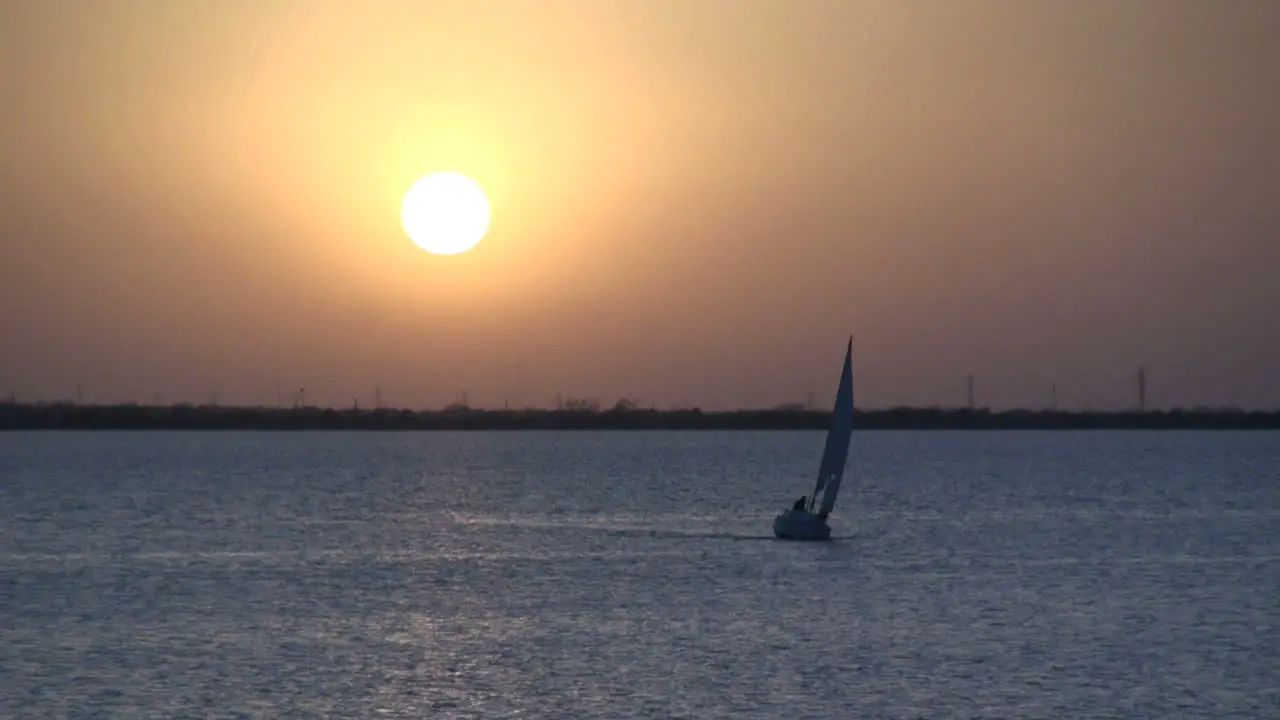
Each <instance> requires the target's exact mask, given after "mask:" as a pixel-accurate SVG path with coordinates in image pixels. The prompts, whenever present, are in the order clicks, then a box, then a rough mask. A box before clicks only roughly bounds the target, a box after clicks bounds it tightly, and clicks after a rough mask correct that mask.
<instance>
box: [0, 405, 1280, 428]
mask: <svg viewBox="0 0 1280 720" xmlns="http://www.w3.org/2000/svg"><path fill="white" fill-rule="evenodd" d="M830 414H831V413H830V411H828V410H810V409H805V408H796V407H779V408H774V409H765V410H730V411H703V410H701V409H699V408H690V409H678V410H652V409H642V408H637V407H636V406H635V405H634V403H630V402H621V401H620V402H619V403H617V404H616V405H614V406H613V407H611V408H609V409H604V410H602V409H600V408H599V407H597V406H596V405H594V404H592V403H587V404H582V405H571V406H569V407H564V408H561V409H554V410H539V409H521V410H479V409H474V408H469V407H466V406H465V405H461V404H454V405H450V406H449V407H447V408H445V409H443V410H404V409H385V408H383V409H376V410H362V409H357V408H352V409H345V410H338V409H333V408H319V407H309V406H304V407H294V408H265V407H232V406H219V405H188V404H180V405H136V404H123V405H82V404H76V403H50V404H21V403H0V430H55V429H66V430H73V429H83V430H821V429H825V428H826V427H827V424H828V421H829V418H830ZM854 428H855V429H862V430H1104V429H1116V430H1118V429H1152V430H1174V429H1186V430H1195V429H1206V430H1208V429H1212V430H1244V429H1280V411H1245V410H1239V409H1234V408H1222V409H1213V408H1190V409H1174V410H1164V411H1146V412H1123V411H1121V412H1108V411H1061V410H1004V411H990V410H986V409H980V408H979V409H969V408H962V409H954V408H933V407H923V408H913V407H895V408H886V409H874V410H856V411H855V412H854Z"/></svg>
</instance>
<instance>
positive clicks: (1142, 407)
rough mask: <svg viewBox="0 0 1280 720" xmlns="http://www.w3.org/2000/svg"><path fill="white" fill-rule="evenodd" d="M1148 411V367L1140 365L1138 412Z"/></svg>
mask: <svg viewBox="0 0 1280 720" xmlns="http://www.w3.org/2000/svg"><path fill="white" fill-rule="evenodd" d="M1146 411H1147V368H1146V366H1145V365H1139V366H1138V412H1140V413H1144V412H1146Z"/></svg>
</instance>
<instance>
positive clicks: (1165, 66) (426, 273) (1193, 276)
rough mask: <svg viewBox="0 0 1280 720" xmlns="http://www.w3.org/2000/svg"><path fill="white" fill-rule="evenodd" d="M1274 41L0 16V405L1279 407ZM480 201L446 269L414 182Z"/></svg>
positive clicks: (1007, 13) (589, 13)
mask: <svg viewBox="0 0 1280 720" xmlns="http://www.w3.org/2000/svg"><path fill="white" fill-rule="evenodd" d="M1278 27H1280V4H1278V3H1274V2H1265V1H1263V0H1258V1H1255V2H1249V1H1248V0H1238V1H1233V2H1220V3H1214V2H1205V1H1203V0H1129V1H1128V2H1124V3H1104V2H1079V3H1066V2H1063V3H1049V2H1042V3H1032V2H1019V1H1018V0H953V1H952V2H946V3H942V2H932V1H931V0H907V1H905V2H904V1H902V0H878V1H858V0H849V1H847V2H836V1H834V0H831V1H827V0H811V1H810V2H804V3H787V2H782V1H775V0H699V1H698V2H689V1H687V0H682V1H681V2H676V0H611V1H610V2H593V1H591V0H581V1H580V2H575V1H571V0H527V1H518V0H510V1H502V2H499V1H496V0H494V1H488V2H486V1H480V2H474V3H452V2H431V1H424V2H416V3H408V2H378V1H371V2H366V3H349V2H336V1H334V2H330V1H327V0H314V1H304V0H296V1H294V0H261V1H257V0H254V1H250V0H227V1H226V2H218V3H214V2H187V1H181V0H138V1H137V2H130V3H120V2H106V1H104V0H84V1H83V2H72V1H71V0H49V1H48V2H39V3H37V2H31V3H20V2H6V3H3V4H0V67H2V68H3V70H0V108H2V109H0V125H2V126H3V128H4V130H3V133H0V338H2V340H0V347H2V348H3V352H0V394H4V395H7V394H8V393H9V392H10V391H11V390H12V391H13V392H14V393H15V394H16V396H17V397H18V398H19V399H20V400H21V399H36V398H42V399H45V400H52V399H60V398H64V399H74V397H75V394H76V386H77V384H81V385H82V387H83V389H84V399H85V400H86V401H93V402H117V401H141V402H146V401H150V400H151V399H152V398H153V397H155V396H156V395H157V394H158V395H161V396H162V397H163V398H164V399H165V401H166V402H168V401H182V400H187V401H194V402H205V401H207V400H208V399H209V398H210V395H211V393H215V392H216V394H217V397H218V400H219V401H220V402H221V403H224V404H262V405H274V404H275V402H276V383H277V382H280V383H281V384H282V387H283V388H284V392H285V393H286V399H285V402H286V403H289V402H290V399H289V396H288V395H287V393H289V392H290V391H291V390H294V389H297V388H307V401H308V403H310V404H318V405H331V406H349V405H350V404H351V402H352V399H353V398H356V397H358V398H360V403H361V405H362V406H363V405H370V404H372V402H373V393H374V388H375V387H379V386H380V387H381V388H382V396H383V399H384V402H385V403H386V404H388V405H395V406H411V407H438V406H442V405H444V404H446V403H449V402H454V401H457V400H460V399H461V397H462V393H463V392H464V391H465V392H467V393H468V400H469V401H470V402H471V404H473V405H476V406H481V407H500V406H501V405H502V404H503V402H504V399H505V400H506V401H508V402H509V403H510V404H511V405H512V406H513V407H519V406H543V407H546V406H552V405H554V402H555V400H554V399H555V397H556V395H557V394H561V395H563V396H564V397H570V396H576V397H594V398H600V399H601V400H602V402H604V403H611V402H612V400H613V399H615V398H617V397H619V396H627V397H633V398H638V399H639V401H640V402H641V404H642V405H645V406H648V405H650V404H652V405H654V406H656V407H660V408H665V407H669V406H672V405H681V406H700V407H703V408H716V409H719V408H737V407H768V406H772V405H776V404H778V403H782V402H791V401H798V402H803V401H804V400H805V399H806V396H808V395H809V394H810V393H812V397H813V404H814V405H815V406H816V407H826V406H829V405H830V399H831V397H832V396H833V394H834V392H835V387H836V381H837V375H838V372H839V369H840V361H841V359H842V357H843V352H844V347H845V342H846V340H847V338H848V336H849V335H850V334H852V335H853V336H854V375H855V383H856V398H857V404H858V406H859V407H867V408H870V407H886V406H893V405H941V406H958V405H963V404H964V403H965V399H966V398H965V395H966V392H965V376H966V375H969V374H973V375H974V376H975V383H976V388H975V389H976V400H977V403H978V404H979V405H981V406H988V407H993V408H1007V407H1045V406H1047V405H1048V404H1049V401H1050V387H1051V386H1052V385H1053V384H1055V383H1056V385H1057V399H1058V406H1059V407H1060V408H1062V409H1077V408H1103V409H1105V408H1129V407H1132V406H1133V404H1134V397H1135V394H1134V373H1135V371H1136V370H1137V367H1138V366H1139V365H1140V364H1145V365H1146V366H1147V368H1148V371H1149V384H1148V404H1149V406H1151V407H1156V408H1167V407H1173V406H1195V405H1208V406H1238V407H1243V408H1248V409H1256V408H1276V407H1280V374H1278V373H1277V372H1276V370H1275V368H1277V367H1280V321H1277V320H1276V318H1275V317H1274V315H1275V313H1276V312H1277V309H1280V283H1277V281H1276V277H1277V276H1280V142H1278V141H1277V139H1276V128H1280V90H1277V88H1278V87H1280V85H1277V83H1276V80H1275V77H1274V68H1276V67H1280V46H1277V44H1276V42H1275V38H1274V34H1275V29H1276V28H1278ZM439 170H453V171H456V172H459V173H463V174H465V175H467V176H469V177H470V178H473V179H474V180H476V181H477V182H478V183H479V184H480V185H481V186H483V188H484V190H485V191H486V193H487V194H488V199H489V201H490V204H491V207H492V223H491V225H490V227H489V233H488V236H487V237H485V238H484V240H483V241H481V242H480V243H479V244H478V245H477V246H475V248H474V249H472V250H470V251H467V252H465V253H462V254H458V255H452V256H440V255H431V254H428V253H426V252H424V251H422V250H421V249H419V248H418V247H417V246H415V245H414V243H413V242H411V241H410V240H409V239H408V238H407V237H406V236H405V232H404V230H403V229H402V228H401V225H400V202H401V199H402V197H403V196H404V194H405V192H406V190H407V189H408V188H409V186H410V185H411V184H412V183H413V182H414V181H415V180H416V179H418V178H420V177H422V176H424V175H426V174H428V173H432V172H435V171H439Z"/></svg>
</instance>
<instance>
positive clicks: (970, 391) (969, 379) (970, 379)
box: [965, 375, 973, 410]
mask: <svg viewBox="0 0 1280 720" xmlns="http://www.w3.org/2000/svg"><path fill="white" fill-rule="evenodd" d="M965 380H966V381H967V382H966V384H967V388H966V389H967V391H968V396H969V409H970V410H972V409H973V376H972V375H970V376H968V377H967V378H965Z"/></svg>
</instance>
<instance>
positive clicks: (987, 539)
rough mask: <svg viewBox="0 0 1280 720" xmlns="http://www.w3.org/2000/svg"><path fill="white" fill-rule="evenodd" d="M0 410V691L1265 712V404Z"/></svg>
mask: <svg viewBox="0 0 1280 720" xmlns="http://www.w3.org/2000/svg"><path fill="white" fill-rule="evenodd" d="M822 442H823V436H822V433H811V432H795V433H789V432H760V433H752V432H726V433H716V432H647V433H613V432H578V433H574V432H565V433H536V432H526V433H434V434H433V433H350V434H346V433H328V432H326V433H234V432H227V433H180V432H169V433H111V432H100V433H69V432H64V433H7V434H0V523H2V526H3V528H4V532H3V534H0V628H2V630H0V632H3V640H4V642H3V643H0V715H4V716H6V717H7V716H15V717H36V716H38V717H90V716H92V717H133V718H142V717H185V716H195V717H280V716H287V717H406V718H408V717H414V718H418V717H441V718H451V717H457V718H463V717H466V718H473V717H474V718H480V717H508V716H518V717H529V718H543V717H545V718H569V717H602V718H640V717H645V718H667V717H687V718H699V719H706V718H859V717H868V718H871V717H876V718H881V717H884V718H918V717H928V718H952V717H954V718H971V717H1004V718H1008V717H1028V718H1030V717H1043V718H1061V717H1072V718H1086V717H1115V718H1144V717H1149V718H1174V717H1203V718H1232V717H1237V718H1262V717H1275V716H1277V715H1280V680H1278V679H1277V678H1280V632H1278V631H1277V623H1278V622H1280V601H1278V600H1277V598H1280V564H1278V563H1277V559H1278V558H1280V433H1191V432H1166V433H1141V432H1105V433H1089V432H1059V433H1033V432H1006V433H991V432H988V433H982V432H946V433H930V432H904V433H892V432H863V433H857V434H855V436H854V441H853V450H852V453H851V461H850V468H849V475H848V476H847V478H846V482H845V486H844V489H843V490H842V494H841V498H840V502H839V503H838V504H837V507H836V511H835V513H834V514H833V516H832V520H831V522H832V526H833V528H834V530H835V533H836V534H837V535H839V536H841V539H839V540H837V541H836V542H832V543H825V544H821V543H819V544H810V543H794V542H783V541H777V540H773V539H772V538H770V537H769V527H770V522H771V520H772V517H773V515H774V514H776V512H778V511H779V510H782V509H784V508H786V507H788V506H790V504H791V503H792V502H794V500H795V499H796V498H797V497H799V496H800V495H801V494H803V493H806V492H808V491H809V489H810V488H811V485H812V482H813V480H814V479H815V476H816V472H817V462H818V457H819V455H820V454H821V448H822Z"/></svg>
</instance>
